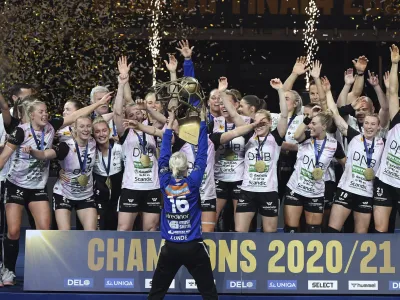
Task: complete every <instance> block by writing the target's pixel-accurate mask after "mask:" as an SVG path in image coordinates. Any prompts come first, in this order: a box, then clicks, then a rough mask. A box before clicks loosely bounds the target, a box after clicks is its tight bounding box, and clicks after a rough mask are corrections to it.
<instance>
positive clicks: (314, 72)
mask: <svg viewBox="0 0 400 300" xmlns="http://www.w3.org/2000/svg"><path fill="white" fill-rule="evenodd" d="M321 69H322V64H321V63H320V61H319V60H316V61H313V62H312V64H311V73H310V75H311V77H312V78H314V79H315V78H319V76H320V75H321Z"/></svg>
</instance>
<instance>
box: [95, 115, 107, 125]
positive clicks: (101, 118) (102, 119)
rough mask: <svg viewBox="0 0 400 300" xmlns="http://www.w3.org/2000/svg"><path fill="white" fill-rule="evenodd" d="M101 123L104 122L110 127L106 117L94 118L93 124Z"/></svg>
mask: <svg viewBox="0 0 400 300" xmlns="http://www.w3.org/2000/svg"><path fill="white" fill-rule="evenodd" d="M100 123H104V124H106V125H107V127H108V123H107V121H106V120H104V118H103V117H102V116H98V117H96V118H94V120H93V122H92V125H93V126H94V125H96V124H100Z"/></svg>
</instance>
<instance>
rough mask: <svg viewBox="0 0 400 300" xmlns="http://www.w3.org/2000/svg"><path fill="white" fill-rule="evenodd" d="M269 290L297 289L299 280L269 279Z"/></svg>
mask: <svg viewBox="0 0 400 300" xmlns="http://www.w3.org/2000/svg"><path fill="white" fill-rule="evenodd" d="M267 288H268V289H269V290H297V280H268V286H267Z"/></svg>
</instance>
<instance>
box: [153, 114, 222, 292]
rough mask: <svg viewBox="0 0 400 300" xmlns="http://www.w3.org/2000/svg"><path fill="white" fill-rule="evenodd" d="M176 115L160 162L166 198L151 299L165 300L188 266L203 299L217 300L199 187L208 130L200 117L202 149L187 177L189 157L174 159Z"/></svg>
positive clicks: (172, 115) (166, 137) (170, 118)
mask: <svg viewBox="0 0 400 300" xmlns="http://www.w3.org/2000/svg"><path fill="white" fill-rule="evenodd" d="M174 118H175V116H174V113H171V112H170V113H169V122H168V127H167V129H166V130H165V132H164V135H163V139H162V145H161V155H160V159H159V162H158V163H159V178H160V189H161V192H162V195H163V202H164V204H163V209H162V212H161V235H162V237H163V238H164V239H165V244H164V245H163V247H162V248H161V252H160V256H159V258H158V263H157V268H156V270H155V272H154V276H153V281H152V287H151V290H150V293H149V296H148V299H163V298H164V296H165V294H166V292H167V291H168V287H169V286H170V284H171V282H172V280H173V279H174V277H175V274H176V273H177V272H178V270H179V268H180V267H181V266H185V267H186V268H187V269H188V271H189V273H190V274H191V275H192V276H193V278H194V280H195V281H196V283H197V287H198V289H199V292H200V294H201V295H202V297H203V299H218V295H217V289H216V287H215V283H214V276H213V273H212V270H211V262H210V257H209V253H208V251H207V248H206V245H205V244H204V242H203V239H202V232H201V207H200V190H199V189H200V186H201V182H202V180H203V176H204V171H205V169H206V164H207V149H208V141H207V127H206V123H205V121H204V120H205V117H204V113H202V116H201V120H202V121H201V125H200V136H199V146H198V151H197V155H196V159H195V162H194V167H193V171H192V172H191V173H190V175H189V176H187V170H188V163H187V157H186V155H185V154H184V153H182V152H176V153H174V154H172V155H171V140H172V135H173V132H172V124H173V121H174Z"/></svg>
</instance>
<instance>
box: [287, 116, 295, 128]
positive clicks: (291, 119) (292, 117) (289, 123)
mask: <svg viewBox="0 0 400 300" xmlns="http://www.w3.org/2000/svg"><path fill="white" fill-rule="evenodd" d="M296 117H297V116H296V115H293V116H291V117H290V119H289V122H288V125H287V128H289V127H290V125H291V124H292V122H293V120H294V119H295V118H296Z"/></svg>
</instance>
